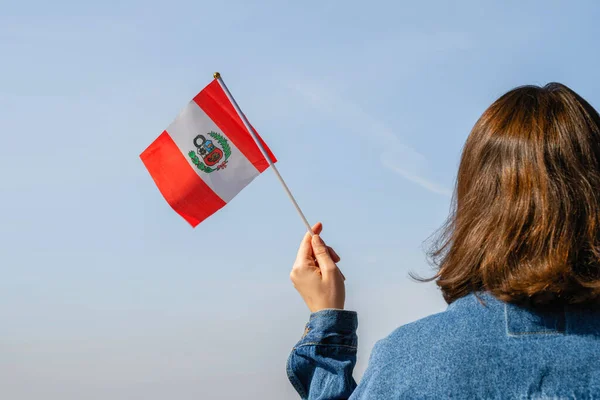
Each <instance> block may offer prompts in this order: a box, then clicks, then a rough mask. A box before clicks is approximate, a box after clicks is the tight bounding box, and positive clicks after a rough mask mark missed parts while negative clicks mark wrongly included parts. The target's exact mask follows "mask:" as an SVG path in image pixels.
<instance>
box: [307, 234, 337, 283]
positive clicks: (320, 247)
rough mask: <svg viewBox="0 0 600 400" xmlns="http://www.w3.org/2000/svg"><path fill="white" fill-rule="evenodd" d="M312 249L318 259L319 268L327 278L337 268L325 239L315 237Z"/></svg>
mask: <svg viewBox="0 0 600 400" xmlns="http://www.w3.org/2000/svg"><path fill="white" fill-rule="evenodd" d="M311 244H312V248H313V254H314V255H315V258H316V259H317V263H318V264H319V268H320V269H321V273H322V274H323V275H324V276H325V275H327V274H329V273H331V272H332V271H335V270H336V269H337V266H336V265H335V263H334V262H333V260H332V259H331V255H330V254H329V249H327V246H326V245H325V242H323V239H321V237H320V236H319V235H314V236H313V237H312V243H311Z"/></svg>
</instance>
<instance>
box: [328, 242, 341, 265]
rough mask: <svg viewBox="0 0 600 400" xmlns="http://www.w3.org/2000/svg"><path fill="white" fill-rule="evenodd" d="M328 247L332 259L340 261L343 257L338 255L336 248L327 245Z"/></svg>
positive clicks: (335, 261) (336, 261)
mask: <svg viewBox="0 0 600 400" xmlns="http://www.w3.org/2000/svg"><path fill="white" fill-rule="evenodd" d="M327 249H328V250H329V255H330V256H331V259H332V260H333V262H334V263H339V262H340V260H341V258H340V256H338V253H336V252H335V250H334V249H333V248H332V247H330V246H327Z"/></svg>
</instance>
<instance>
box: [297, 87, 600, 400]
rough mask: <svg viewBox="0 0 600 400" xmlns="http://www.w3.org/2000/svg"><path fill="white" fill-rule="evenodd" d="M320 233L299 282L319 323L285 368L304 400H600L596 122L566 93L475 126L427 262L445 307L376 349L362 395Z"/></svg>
mask: <svg viewBox="0 0 600 400" xmlns="http://www.w3.org/2000/svg"><path fill="white" fill-rule="evenodd" d="M321 229H322V227H321V225H320V224H318V225H316V226H315V227H314V231H315V234H316V235H315V236H314V237H313V238H312V239H311V237H310V236H309V235H307V236H306V237H305V238H304V240H303V241H302V243H301V245H300V250H299V252H298V258H297V260H296V262H295V264H294V267H293V270H292V272H291V279H292V281H293V283H294V286H295V287H296V289H297V290H298V292H299V293H300V294H301V295H302V297H303V298H304V300H305V302H306V304H307V305H308V307H309V309H310V311H311V312H312V314H311V316H310V320H309V322H308V324H307V326H306V329H305V333H304V336H303V337H302V339H301V340H300V341H299V343H298V344H297V345H296V346H295V348H294V349H293V351H292V353H291V354H290V357H289V360H288V367H287V370H288V377H289V379H290V382H291V383H292V385H293V386H294V388H295V389H296V390H297V392H298V393H299V394H300V396H301V397H302V398H303V399H321V400H326V399H398V398H461V399H462V398H468V399H475V398H477V399H480V398H485V399H499V398H560V399H563V398H564V399H566V398H569V399H592V398H596V399H600V308H599V306H598V305H599V304H600V115H599V114H598V112H597V111H596V110H594V109H593V108H592V107H591V106H590V105H589V104H588V103H587V102H586V101H585V100H584V99H582V98H581V97H580V96H578V95H577V94H576V93H575V92H573V91H572V90H571V89H569V88H567V87H566V86H564V85H561V84H557V83H552V84H549V85H547V86H545V87H543V88H541V87H537V86H526V87H520V88H516V89H514V90H512V91H510V92H508V93H506V94H505V95H504V96H502V97H501V98H499V99H498V100H497V101H496V102H495V103H494V104H492V105H491V106H490V108H488V109H487V110H486V111H485V112H484V113H483V115H482V116H481V118H480V119H479V120H478V121H477V123H476V124H475V127H474V128H473V130H472V132H471V134H470V135H469V137H468V139H467V142H466V144H465V147H464V150H463V154H462V158H461V162H460V167H459V170H458V177H457V184H456V193H455V197H454V210H453V212H452V213H451V215H450V217H449V219H448V222H447V224H446V225H445V227H444V229H443V230H442V234H441V236H440V240H439V241H438V242H437V244H436V246H434V249H433V252H432V256H433V257H432V258H433V260H434V261H435V263H436V265H437V266H438V267H439V269H438V272H437V274H436V275H435V276H434V277H433V278H432V280H435V281H436V283H437V285H438V286H439V287H440V289H441V292H442V294H443V296H444V299H445V300H446V302H447V303H448V304H449V306H448V308H447V310H446V311H444V312H442V313H440V314H436V315H432V316H429V317H427V318H424V319H422V320H419V321H417V322H414V323H411V324H408V325H405V326H402V327H400V328H398V329H397V330H396V331H394V332H393V333H392V334H391V335H389V336H388V337H387V338H385V339H383V340H381V341H379V342H378V343H377V344H376V345H375V348H374V349H373V352H372V354H371V357H370V360H369V365H368V368H367V370H366V372H365V374H364V376H363V378H362V380H361V382H360V384H358V385H357V384H356V383H355V381H354V379H353V378H352V371H353V368H354V365H355V362H356V347H357V336H356V327H357V315H356V313H355V312H352V311H345V310H343V308H344V299H345V291H344V279H343V275H342V274H341V272H340V271H339V269H338V268H337V266H336V264H335V263H336V262H337V261H339V257H337V255H336V254H335V252H333V251H331V250H330V249H328V248H327V246H326V245H325V244H324V243H323V241H322V240H321V239H320V237H319V236H318V234H319V233H320V232H321ZM399 306H401V305H399Z"/></svg>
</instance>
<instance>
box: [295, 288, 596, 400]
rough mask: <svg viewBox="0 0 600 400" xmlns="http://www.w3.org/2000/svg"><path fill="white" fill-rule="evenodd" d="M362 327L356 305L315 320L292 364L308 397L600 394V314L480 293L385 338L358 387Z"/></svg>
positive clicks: (560, 396) (566, 396) (581, 396)
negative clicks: (529, 305)
mask: <svg viewBox="0 0 600 400" xmlns="http://www.w3.org/2000/svg"><path fill="white" fill-rule="evenodd" d="M357 325H358V322H357V315H356V313H355V312H353V311H344V310H322V311H319V312H316V313H313V314H312V315H311V316H310V320H309V322H308V324H307V325H306V329H305V333H304V335H303V337H302V338H301V340H300V341H299V342H298V344H297V345H296V346H295V347H294V349H293V350H292V352H291V354H290V357H289V359H288V363H287V374H288V378H289V380H290V382H291V383H292V385H293V386H294V388H295V389H296V391H297V392H298V394H299V395H300V397H301V398H302V399H310V400H317V399H318V400H333V399H354V400H358V399H361V400H364V399H378V400H385V399H405V398H410V399H446V398H453V399H506V398H509V399H530V398H533V399H600V310H589V309H588V310H584V309H575V308H571V307H565V308H564V309H562V310H558V311H533V310H529V309H525V308H521V307H517V306H514V305H510V304H506V303H503V302H501V301H500V300H497V299H496V298H494V297H493V296H491V295H489V294H485V293H480V294H477V295H475V294H471V295H469V296H466V297H463V298H461V299H459V300H457V301H455V302H454V303H452V304H451V305H450V306H448V308H447V310H446V311H444V312H442V313H439V314H435V315H432V316H429V317H427V318H424V319H421V320H419V321H416V322H413V323H411V324H408V325H405V326H402V327H400V328H398V329H397V330H395V331H394V332H393V333H392V334H390V335H389V336H388V337H386V338H385V339H382V340H380V341H379V342H377V344H376V345H375V347H374V349H373V352H372V353H371V357H370V360H369V365H368V368H367V370H366V371H365V374H364V376H363V378H362V380H361V381H360V384H358V385H357V384H356V382H355V381H354V379H353V377H352V371H353V369H354V365H355V363H356V349H357V336H356V328H357Z"/></svg>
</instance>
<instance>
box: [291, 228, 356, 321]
mask: <svg viewBox="0 0 600 400" xmlns="http://www.w3.org/2000/svg"><path fill="white" fill-rule="evenodd" d="M322 230H323V225H322V224H321V223H320V222H319V223H317V224H316V225H315V226H314V227H313V232H314V234H315V235H314V236H313V237H312V238H311V236H310V234H309V233H307V234H306V235H305V236H304V239H302V243H300V249H298V256H297V258H296V262H295V263H294V266H293V268H292V272H291V273H290V279H291V280H292V282H293V284H294V287H295V288H296V290H297V291H298V293H300V295H301V296H302V298H303V299H304V302H305V303H306V305H307V306H308V308H309V309H310V311H311V312H317V311H320V310H323V309H326V308H337V309H343V308H344V302H345V299H346V289H345V285H344V275H343V274H342V272H341V271H340V270H339V269H338V267H337V265H336V264H335V263H337V262H339V261H340V257H339V256H338V255H337V253H336V252H335V250H333V249H332V248H331V247H328V246H327V245H326V244H325V243H324V242H323V240H322V239H321V237H320V236H319V234H320V233H321V231H322Z"/></svg>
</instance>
